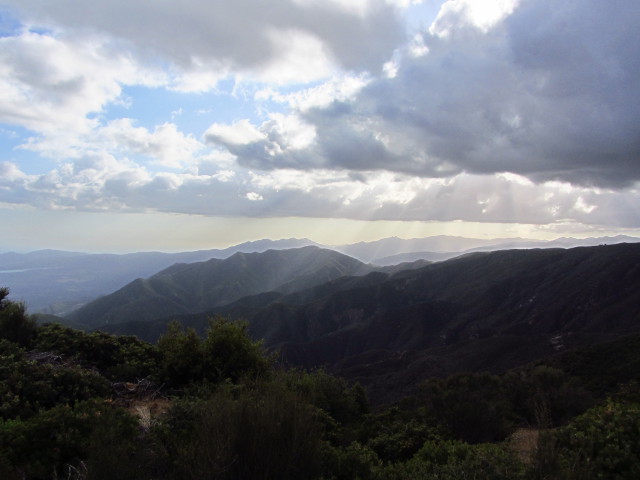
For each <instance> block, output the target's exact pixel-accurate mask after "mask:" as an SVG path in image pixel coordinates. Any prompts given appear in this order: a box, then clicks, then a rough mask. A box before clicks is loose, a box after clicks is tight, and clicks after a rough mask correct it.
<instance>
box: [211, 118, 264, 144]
mask: <svg viewBox="0 0 640 480" xmlns="http://www.w3.org/2000/svg"><path fill="white" fill-rule="evenodd" d="M204 138H205V140H206V141H207V142H212V143H221V144H224V145H247V144H250V143H254V142H259V141H261V140H264V139H265V138H266V136H265V135H264V134H263V133H262V132H260V130H258V129H257V128H256V127H254V126H253V125H252V124H251V122H250V121H249V120H248V119H246V118H245V119H243V120H238V121H237V122H234V123H233V124H231V125H227V124H223V123H214V124H213V125H211V126H210V127H209V128H208V129H207V131H206V132H205V133H204Z"/></svg>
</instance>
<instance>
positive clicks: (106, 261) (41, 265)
mask: <svg viewBox="0 0 640 480" xmlns="http://www.w3.org/2000/svg"><path fill="white" fill-rule="evenodd" d="M637 241H640V239H639V238H636V237H625V236H618V237H603V238H590V239H573V238H562V239H558V240H554V241H551V242H540V241H532V240H527V239H494V240H479V239H471V238H463V237H452V236H433V237H425V238H418V239H400V238H395V237H392V238H386V239H382V240H378V241H375V242H361V243H356V244H352V245H341V246H331V247H324V248H331V249H333V250H335V251H338V252H341V253H344V254H346V255H349V256H351V257H353V258H355V259H358V260H360V261H361V262H364V263H372V264H375V265H379V266H393V265H397V264H399V263H402V262H414V261H416V260H426V261H442V260H446V259H449V258H453V257H456V256H459V255H461V254H465V253H469V252H472V251H493V250H504V249H510V248H551V247H562V248H568V247H573V246H577V245H599V244H614V243H622V242H637ZM309 245H316V246H320V247H322V245H318V244H315V243H314V242H312V241H310V240H308V239H285V240H259V241H256V242H247V243H243V244H240V245H236V246H233V247H229V248H226V249H213V250H202V251H195V252H182V253H161V252H140V253H130V254H123V255H116V254H86V253H79V252H63V251H55V250H41V251H37V252H31V253H25V254H20V253H13V252H9V253H2V254H0V286H7V287H9V288H10V289H11V298H13V299H14V300H21V301H24V302H25V303H26V305H27V308H28V310H29V312H31V313H35V312H42V313H50V314H56V315H62V316H65V315H68V314H70V313H71V312H73V311H74V310H77V309H78V308H80V307H81V306H82V305H85V304H87V303H88V302H90V301H92V300H94V299H96V298H98V297H100V296H103V295H107V294H110V293H112V292H114V291H116V290H118V289H120V288H122V287H123V286H125V285H127V284H128V283H130V282H132V281H133V280H136V279H138V278H147V277H150V276H152V275H154V274H156V273H158V272H160V271H161V270H164V269H166V268H168V267H170V266H171V265H173V264H176V263H194V262H202V261H207V260H210V259H214V258H215V259H225V258H228V257H230V256H232V255H233V254H235V253H237V252H243V253H253V252H264V251H266V250H269V249H289V248H296V247H303V246H309Z"/></svg>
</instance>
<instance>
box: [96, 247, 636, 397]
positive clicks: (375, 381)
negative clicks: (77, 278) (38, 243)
mask: <svg viewBox="0 0 640 480" xmlns="http://www.w3.org/2000/svg"><path fill="white" fill-rule="evenodd" d="M638 291H640V245H638V244H620V245H610V246H599V247H580V248H574V249H568V250H565V249H541V250H505V251H498V252H489V253H474V254H470V255H466V256H464V257H459V258H455V259H451V260H448V261H445V262H439V263H434V264H431V265H427V266H424V267H422V268H418V269H413V270H404V271H399V272H395V273H384V272H372V273H370V274H368V275H363V276H358V277H342V278H336V279H335V280H332V281H330V282H327V283H322V284H319V285H316V286H315V287H312V288H308V289H300V290H297V291H295V292H292V293H290V294H284V293H278V292H269V293H262V294H260V295H255V296H250V297H244V298H240V299H238V300H236V301H235V302H232V303H230V304H227V305H221V306H219V307H217V308H215V309H213V310H210V311H209V312H203V313H200V314H194V315H188V316H176V315H172V316H170V317H166V318H161V319H159V320H156V321H148V322H130V323H126V324H120V325H105V326H103V327H101V328H103V329H105V330H107V331H110V332H113V333H120V334H136V335H138V336H139V337H140V338H144V339H146V340H148V341H155V340H156V339H157V338H158V336H159V335H160V334H161V333H162V332H163V331H164V330H165V329H166V326H167V324H168V322H169V321H170V320H171V319H174V318H177V319H179V321H180V322H181V323H182V324H184V325H187V326H193V327H194V328H196V330H197V331H198V332H199V333H201V334H203V333H204V331H205V328H206V325H207V317H210V316H213V315H215V314H222V315H225V316H227V317H229V318H231V319H237V318H244V319H246V320H247V321H248V322H249V333H250V335H251V336H252V338H254V339H256V340H258V339H260V340H264V344H265V346H266V347H267V348H269V349H271V350H274V351H278V352H280V355H281V356H282V358H283V360H284V361H286V362H288V363H289V364H291V365H297V366H302V367H305V368H316V367H324V368H327V369H328V370H329V371H331V372H332V373H335V374H338V375H340V376H344V377H346V378H348V379H350V380H353V381H359V382H361V383H362V384H363V385H364V386H365V387H366V388H367V389H368V391H369V392H370V393H371V394H372V395H373V401H374V403H377V402H383V403H384V402H387V401H392V400H397V399H398V398H399V397H401V396H403V395H406V394H409V393H411V392H412V391H414V390H415V385H416V383H417V382H419V381H422V380H424V379H427V378H429V377H432V376H439V377H442V376H446V375H450V374H454V373H457V372H468V371H474V372H482V371H488V372H492V373H499V372H504V371H506V370H508V369H510V368H514V367H517V366H519V365H524V364H525V363H528V362H531V361H535V360H536V359H540V358H544V357H546V356H547V355H550V354H553V353H556V352H561V351H564V350H567V349H571V348H573V347H576V346H582V345H588V344H592V343H597V342H601V341H604V340H612V339H615V338H617V337H619V336H622V335H627V334H631V333H639V332H640V296H639V295H637V292H638ZM371 365H375V368H370V366H371Z"/></svg>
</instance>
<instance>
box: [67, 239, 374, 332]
mask: <svg viewBox="0 0 640 480" xmlns="http://www.w3.org/2000/svg"><path fill="white" fill-rule="evenodd" d="M369 269H370V267H368V266H366V265H365V264H363V263H362V262H359V261H357V260H355V259H353V258H351V257H348V256H346V255H342V254H340V253H338V252H334V251H332V250H324V249H320V248H318V247H313V246H309V247H302V248H296V249H288V250H268V251H266V252H263V253H242V252H238V253H236V254H234V255H232V256H231V257H229V258H227V259H224V260H220V259H211V260H208V261H206V262H197V263H189V264H176V265H173V266H171V267H169V268H167V269H165V270H163V271H161V272H159V273H157V274H155V275H153V276H152V277H149V278H147V279H137V280H134V281H133V282H131V283H129V284H128V285H126V286H124V287H123V288H121V289H120V290H118V291H116V292H114V293H113V294H111V295H107V296H105V297H102V298H99V299H97V300H95V301H93V302H91V303H89V304H87V305H85V306H84V307H82V308H80V309H79V310H77V311H75V312H73V313H72V314H70V315H69V316H68V319H69V320H70V321H73V322H75V323H77V324H82V325H85V326H87V327H89V328H90V327H94V326H98V325H103V324H114V323H121V322H127V321H132V320H138V321H146V320H153V319H157V318H161V317H165V316H169V315H181V314H189V313H196V312H202V311H205V310H210V309H212V308H214V307H216V306H219V305H224V304H227V303H231V302H233V301H235V300H238V299H239V298H242V297H244V296H247V295H255V294H258V293H261V292H268V291H277V292H281V293H288V292H291V291H294V290H299V289H304V288H307V287H311V286H313V285H317V284H321V283H324V282H327V281H329V280H332V279H335V278H338V277H342V276H345V275H354V274H360V273H366V272H367V271H369Z"/></svg>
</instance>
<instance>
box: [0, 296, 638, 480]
mask: <svg viewBox="0 0 640 480" xmlns="http://www.w3.org/2000/svg"><path fill="white" fill-rule="evenodd" d="M638 338H639V337H638V336H635V337H626V338H620V339H618V340H616V341H615V342H613V343H608V344H607V343H605V344H600V345H599V346H597V347H596V346H593V347H589V348H588V349H586V350H585V349H582V350H581V349H578V350H572V351H567V352H566V353H563V354H558V355H556V356H554V357H552V358H550V359H549V361H545V362H542V363H537V364H530V365H527V366H526V367H524V368H521V369H517V370H512V371H509V372H506V373H504V374H502V375H491V374H487V373H484V374H458V375H454V376H450V377H447V378H443V379H430V380H428V381H426V382H425V383H423V384H422V385H421V388H420V390H419V392H418V393H417V394H416V395H413V396H411V397H406V398H404V399H402V401H400V402H398V403H396V404H395V405H392V406H388V407H385V408H379V409H376V410H371V409H370V407H369V405H368V402H367V398H366V395H365V393H364V390H363V389H362V388H361V387H360V386H359V385H357V384H353V385H350V384H348V383H347V382H345V381H344V380H342V379H340V378H337V377H334V376H331V375H328V374H327V373H324V372H322V371H314V372H304V371H301V370H285V369H283V368H282V367H281V366H279V365H278V364H277V363H275V359H274V358H273V357H270V356H268V355H266V354H265V351H264V350H263V348H262V346H261V345H260V343H257V342H254V341H252V340H250V338H249V337H248V336H247V333H246V325H245V324H242V323H238V322H229V321H226V320H224V319H222V318H217V319H213V320H210V321H209V324H208V329H207V332H206V335H205V336H204V337H200V336H198V335H197V334H196V333H195V331H193V330H184V329H183V328H182V327H181V326H180V325H179V324H177V323H173V324H171V325H170V326H169V328H168V330H167V331H166V332H165V333H164V334H163V335H162V336H161V338H160V339H159V341H158V343H157V344H156V345H153V344H149V343H145V342H143V341H141V340H139V339H137V338H135V337H127V336H124V337H123V336H119V337H118V336H111V335H108V334H105V333H101V332H94V333H85V332H82V331H78V330H73V329H70V328H68V327H64V326H61V325H58V324H47V325H36V324H35V322H34V321H33V320H32V319H30V318H29V317H27V316H26V315H25V314H24V307H23V306H22V305H20V304H16V303H14V302H11V301H9V300H8V298H7V291H6V290H0V398H1V399H2V402H1V403H0V478H3V479H7V480H14V479H57V478H70V479H77V480H80V479H103V478H104V479H114V478H117V479H125V480H126V479H160V480H162V479H203V478H210V479H221V480H232V479H233V480H240V479H242V480H252V479H273V480H275V479H285V480H286V479H303V480H304V479H309V480H312V479H317V480H329V479H336V480H337V479H341V480H356V479H361V480H364V479H366V480H401V479H402V480H404V479H407V480H408V479H412V480H413V479H432V478H437V479H441V480H454V479H455V480H458V479H462V478H479V479H480V478H482V479H495V480H542V479H568V480H573V479H575V480H577V479H581V480H583V479H596V478H599V479H633V478H638V475H640V434H639V433H640V403H639V401H640V388H639V386H638V383H637V379H638V376H639V374H640V371H639V369H638V367H639V366H640V353H639V351H638V349H637V345H638V341H639V340H638ZM618 352H624V354H622V355H618ZM601 359H607V362H606V365H601V362H600V360H601ZM373 368H375V366H374V367H373ZM612 371H613V372H616V374H615V380H613V379H612V378H611V375H610V372H612ZM612 380H613V381H612ZM618 382H622V383H618ZM523 439H524V440H527V441H523Z"/></svg>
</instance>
